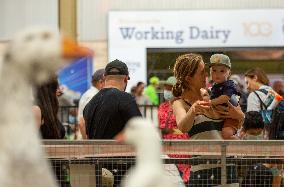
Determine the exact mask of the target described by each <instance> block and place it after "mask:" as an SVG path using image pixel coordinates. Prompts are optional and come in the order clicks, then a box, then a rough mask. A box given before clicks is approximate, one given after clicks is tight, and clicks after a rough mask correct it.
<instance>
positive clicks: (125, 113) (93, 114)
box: [83, 60, 141, 139]
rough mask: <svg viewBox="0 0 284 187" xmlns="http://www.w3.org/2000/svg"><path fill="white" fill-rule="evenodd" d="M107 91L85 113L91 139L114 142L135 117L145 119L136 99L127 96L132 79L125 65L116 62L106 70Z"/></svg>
mask: <svg viewBox="0 0 284 187" xmlns="http://www.w3.org/2000/svg"><path fill="white" fill-rule="evenodd" d="M104 75H105V87H104V88H103V89H101V90H100V91H99V93H97V94H96V96H94V97H93V98H92V99H91V101H90V102H89V103H88V104H87V106H86V107H85V109H84V112H83V116H84V119H85V122H86V127H87V135H88V137H89V138H90V139H112V138H113V137H114V136H115V135H116V134H118V133H119V132H120V131H121V130H122V129H123V128H124V126H125V124H126V122H127V121H128V120H129V119H130V118H132V117H135V116H141V113H140V110H139V108H138V106H137V104H136V101H135V99H134V98H133V97H132V96H131V95H130V94H128V93H126V92H124V91H125V88H126V86H127V82H128V80H129V79H130V78H129V72H128V68H127V66H126V64H125V63H123V62H121V61H119V60H114V61H112V62H110V63H109V64H107V66H106V68H105V74H104Z"/></svg>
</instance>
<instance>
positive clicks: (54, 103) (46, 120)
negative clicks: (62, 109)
mask: <svg viewBox="0 0 284 187" xmlns="http://www.w3.org/2000/svg"><path fill="white" fill-rule="evenodd" d="M58 88H59V84H58V80H57V78H52V79H51V80H50V81H49V82H48V83H45V84H43V85H41V86H38V87H37V88H36V89H35V94H36V95H35V102H36V106H34V108H33V110H34V112H35V117H36V121H37V124H38V126H39V129H40V133H41V136H42V138H43V139H62V138H64V137H65V129H64V127H63V125H62V123H61V122H60V121H59V119H58V117H57V114H58V109H59V104H58V98H57V95H56V93H57V90H58Z"/></svg>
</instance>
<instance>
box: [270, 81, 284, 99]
mask: <svg viewBox="0 0 284 187" xmlns="http://www.w3.org/2000/svg"><path fill="white" fill-rule="evenodd" d="M272 88H273V90H274V91H275V92H277V93H278V94H279V95H281V96H282V97H284V84H283V82H282V81H279V80H278V81H275V82H274V83H273V86H272Z"/></svg>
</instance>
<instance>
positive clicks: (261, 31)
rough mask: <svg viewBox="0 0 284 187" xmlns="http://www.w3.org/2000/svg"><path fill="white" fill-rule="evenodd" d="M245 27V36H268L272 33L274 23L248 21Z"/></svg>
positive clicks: (244, 24)
mask: <svg viewBox="0 0 284 187" xmlns="http://www.w3.org/2000/svg"><path fill="white" fill-rule="evenodd" d="M243 27H244V34H245V36H250V37H257V36H262V37H268V36H270V35H271V33H272V25H271V24H270V23H269V22H246V23H243Z"/></svg>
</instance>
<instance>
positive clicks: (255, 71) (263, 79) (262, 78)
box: [245, 68, 269, 85]
mask: <svg viewBox="0 0 284 187" xmlns="http://www.w3.org/2000/svg"><path fill="white" fill-rule="evenodd" d="M245 76H246V77H249V78H251V79H252V78H254V77H255V76H256V77H257V82H260V83H262V84H264V85H269V79H268V77H267V75H266V73H265V72H264V70H263V69H261V68H252V69H249V70H248V71H247V72H246V73H245Z"/></svg>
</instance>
